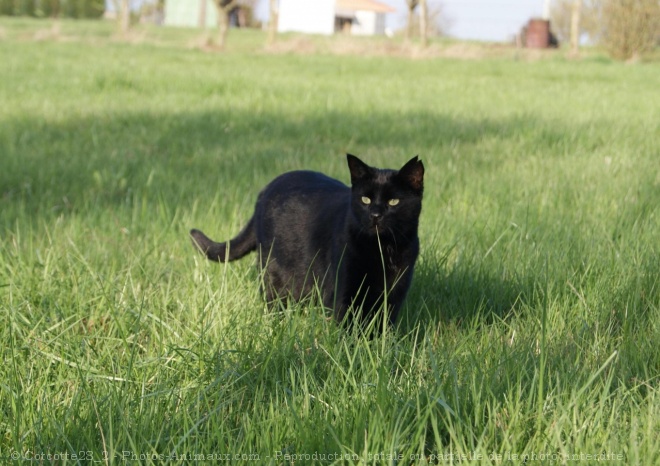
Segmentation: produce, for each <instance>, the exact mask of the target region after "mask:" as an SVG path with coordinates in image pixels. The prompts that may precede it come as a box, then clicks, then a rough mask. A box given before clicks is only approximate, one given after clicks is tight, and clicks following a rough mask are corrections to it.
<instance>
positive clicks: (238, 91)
mask: <svg viewBox="0 0 660 466" xmlns="http://www.w3.org/2000/svg"><path fill="white" fill-rule="evenodd" d="M35 24H37V23H32V22H25V23H24V22H10V21H7V20H3V22H2V23H1V25H2V34H0V38H1V39H0V62H1V63H2V66H1V67H0V82H1V83H2V84H1V85H0V102H2V105H1V106H0V157H1V165H2V170H0V238H1V240H2V243H1V245H0V286H1V287H0V321H1V322H2V325H0V329H2V330H0V332H1V335H2V341H3V342H5V343H4V345H3V360H4V364H3V366H2V368H1V369H0V380H2V383H1V384H0V409H1V410H2V415H0V430H2V437H1V440H0V449H1V453H2V455H3V456H7V455H9V454H10V453H11V452H16V451H19V452H25V451H27V450H31V451H33V452H47V453H48V452H49V453H52V454H62V453H64V452H69V453H74V452H77V451H81V450H85V451H87V450H89V451H91V452H93V453H92V454H93V455H94V459H97V460H98V459H104V457H103V455H104V453H103V452H104V451H105V452H107V454H108V455H109V459H110V460H113V459H114V461H118V460H120V459H121V455H122V452H124V451H126V452H132V453H135V454H144V455H169V454H171V453H173V452H178V453H180V454H181V453H196V454H210V453H214V452H215V453H231V454H234V453H239V454H249V453H254V454H258V455H260V457H261V459H262V460H270V461H271V462H275V463H280V462H285V463H287V462H288V460H289V459H291V458H290V457H285V456H279V457H278V456H277V453H276V452H282V453H281V454H282V455H284V454H306V453H309V454H312V453H314V452H319V453H328V454H332V455H334V454H335V453H337V454H354V455H359V457H360V458H362V459H364V460H367V461H368V460H369V459H371V460H373V462H374V463H378V461H376V460H377V459H379V458H380V457H377V456H375V455H376V454H380V453H385V454H393V453H395V452H396V453H397V454H401V455H403V457H404V458H406V459H409V458H410V455H414V457H418V456H419V455H426V456H427V459H429V460H431V459H433V457H432V456H431V455H440V454H444V455H448V454H450V453H452V454H454V455H461V454H465V455H470V454H471V455H473V456H474V455H483V456H484V457H486V459H488V456H490V455H497V454H499V455H502V457H503V458H504V459H506V458H507V455H514V454H518V455H522V454H529V455H532V454H536V455H540V454H556V455H565V454H577V455H579V454H584V455H586V454H594V453H603V452H604V453H614V454H622V455H624V456H625V458H626V460H627V462H630V463H646V464H653V463H655V462H657V461H658V460H659V457H658V453H657V451H656V449H655V446H654V445H655V440H654V438H657V436H658V434H660V421H658V419H660V399H659V398H658V397H659V395H658V387H659V384H658V378H657V376H658V372H659V370H660V355H659V354H658V352H657V347H656V342H657V341H659V340H660V326H659V325H660V324H659V322H660V297H659V296H660V292H659V289H658V287H659V284H658V277H659V276H660V265H658V264H659V261H658V245H660V233H659V232H660V221H659V218H658V207H657V206H658V205H660V172H659V164H658V159H659V155H660V154H659V153H658V147H659V146H660V144H659V143H660V136H659V134H660V124H659V123H658V122H660V95H659V94H658V92H657V75H658V71H659V68H658V65H657V64H645V65H635V66H625V65H621V64H617V63H611V62H609V61H607V60H598V59H588V60H585V61H582V62H571V61H566V60H564V59H563V58H562V57H561V56H559V55H556V56H552V57H549V58H547V59H545V60H541V61H534V62H525V61H514V60H509V59H506V58H499V59H494V60H484V61H460V60H408V59H404V58H391V59H387V58H383V57H357V56H332V55H323V54H322V55H291V54H285V55H269V54H265V53H262V52H261V51H259V50H258V49H256V48H254V45H255V44H257V45H258V43H259V41H260V40H261V38H262V37H261V36H255V35H253V34H239V33H235V34H232V36H231V37H230V46H231V44H232V42H234V43H235V44H236V46H235V47H236V48H237V49H240V50H243V51H245V50H247V52H246V53H235V52H234V53H232V52H231V51H230V53H227V54H215V53H211V54H209V53H204V52H201V51H198V50H194V49H188V48H186V47H185V45H186V44H188V43H190V41H191V40H194V39H195V38H194V36H193V34H192V33H185V32H181V31H172V32H171V33H168V32H167V31H151V32H149V33H148V34H151V36H149V37H152V39H153V40H151V41H149V40H146V41H144V43H139V44H125V43H121V42H116V41H113V40H109V39H108V37H107V31H106V30H105V29H104V28H103V27H98V26H95V25H90V24H85V25H82V26H78V25H74V24H71V23H64V25H63V26H62V31H61V32H60V33H58V35H57V37H56V38H57V40H55V41H53V40H45V41H34V40H33V38H34V34H33V31H32V29H34V28H35V27H36V26H35ZM31 28H32V29H31ZM71 35H76V37H77V38H74V39H71ZM80 37H84V40H82V39H80ZM67 38H68V39H67ZM182 45H183V46H182ZM347 151H350V152H352V153H355V154H358V155H360V156H361V157H363V158H364V160H366V161H368V162H370V163H372V164H374V165H380V166H397V165H399V164H401V163H402V162H404V161H405V160H407V159H408V158H409V157H410V156H412V155H414V154H419V155H420V156H421V157H422V159H423V160H424V162H425V164H426V166H427V169H428V170H427V180H426V198H425V204H424V212H423V218H422V224H421V232H420V234H421V237H422V245H423V252H422V256H421V259H420V263H419V267H418V271H417V275H416V278H415V282H414V284H413V289H412V291H411V295H410V297H409V300H408V302H407V306H406V309H405V311H404V313H403V316H402V322H401V325H400V327H399V328H398V329H397V331H396V332H394V333H391V332H388V333H387V334H386V335H384V336H383V337H382V338H377V339H375V340H374V341H364V340H363V339H360V338H358V337H356V336H353V335H346V334H345V333H344V332H343V331H342V330H338V329H336V328H335V326H334V324H333V323H332V322H328V321H327V320H326V319H324V318H323V316H322V315H321V312H320V311H319V310H318V309H316V308H310V307H296V306H292V307H290V308H287V309H286V310H285V311H284V312H283V313H277V314H272V313H268V312H267V311H266V310H265V309H264V305H263V304H262V302H261V300H260V297H259V293H258V287H257V283H258V278H257V276H256V273H255V272H254V270H253V267H252V261H251V260H249V259H248V260H245V261H243V262H241V263H236V264H232V265H231V266H224V265H221V266H218V265H215V264H207V263H206V262H204V261H203V260H202V259H201V258H200V257H198V256H197V255H196V254H195V253H194V251H193V249H192V248H191V246H190V244H189V242H188V240H187V237H186V236H187V230H188V229H189V228H190V227H193V226H195V227H200V228H202V229H204V230H205V231H207V232H209V234H212V236H215V237H217V238H218V239H220V238H226V237H229V236H230V235H232V234H234V233H235V232H236V231H237V230H238V229H239V228H240V227H241V225H242V224H243V223H244V222H245V221H246V219H247V218H249V216H250V215H251V209H252V203H253V202H254V199H255V196H256V194H257V192H258V191H259V189H260V188H261V187H262V186H263V185H264V184H265V183H267V182H268V181H269V180H270V179H271V178H272V177H274V176H275V175H277V174H279V173H281V172H282V171H285V170H291V169H298V168H309V169H316V170H320V171H323V172H325V173H328V174H331V175H333V176H336V177H338V178H340V179H342V180H344V181H347V170H346V167H345V161H344V160H345V159H344V157H343V154H344V153H345V152H347ZM370 454H371V456H369V455H370ZM555 458H559V459H561V458H562V457H561V456H559V457H555ZM406 461H407V460H404V463H405V462H406ZM173 462H174V463H176V462H177V461H176V460H174V461H173ZM493 462H497V460H496V459H494V460H493Z"/></svg>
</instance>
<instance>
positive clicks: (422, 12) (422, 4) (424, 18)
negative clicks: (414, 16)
mask: <svg viewBox="0 0 660 466" xmlns="http://www.w3.org/2000/svg"><path fill="white" fill-rule="evenodd" d="M428 20H429V14H428V8H427V4H426V0H419V35H420V36H421V38H422V47H426V46H427V45H428V34H429V31H428V26H429V25H428Z"/></svg>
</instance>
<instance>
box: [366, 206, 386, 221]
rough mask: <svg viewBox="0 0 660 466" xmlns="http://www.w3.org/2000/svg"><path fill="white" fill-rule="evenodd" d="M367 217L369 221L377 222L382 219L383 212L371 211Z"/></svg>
mask: <svg viewBox="0 0 660 466" xmlns="http://www.w3.org/2000/svg"><path fill="white" fill-rule="evenodd" d="M369 216H370V217H371V220H372V221H374V222H379V221H380V219H381V218H383V212H381V211H380V209H378V210H376V209H374V210H372V211H371V212H369Z"/></svg>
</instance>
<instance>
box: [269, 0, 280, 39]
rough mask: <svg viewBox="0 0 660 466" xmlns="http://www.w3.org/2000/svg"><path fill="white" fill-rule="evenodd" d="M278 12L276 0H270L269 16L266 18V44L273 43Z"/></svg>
mask: <svg viewBox="0 0 660 466" xmlns="http://www.w3.org/2000/svg"><path fill="white" fill-rule="evenodd" d="M278 16H279V12H278V11H277V0H270V17H269V19H268V45H273V44H274V43H275V37H276V36H277V20H278Z"/></svg>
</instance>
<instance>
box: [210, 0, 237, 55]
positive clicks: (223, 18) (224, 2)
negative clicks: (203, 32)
mask: <svg viewBox="0 0 660 466" xmlns="http://www.w3.org/2000/svg"><path fill="white" fill-rule="evenodd" d="M214 3H215V8H216V10H217V12H218V47H219V48H220V49H224V48H225V44H226V43H227V34H228V33H229V20H230V15H231V12H232V11H233V10H234V8H236V7H237V6H238V0H214Z"/></svg>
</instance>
